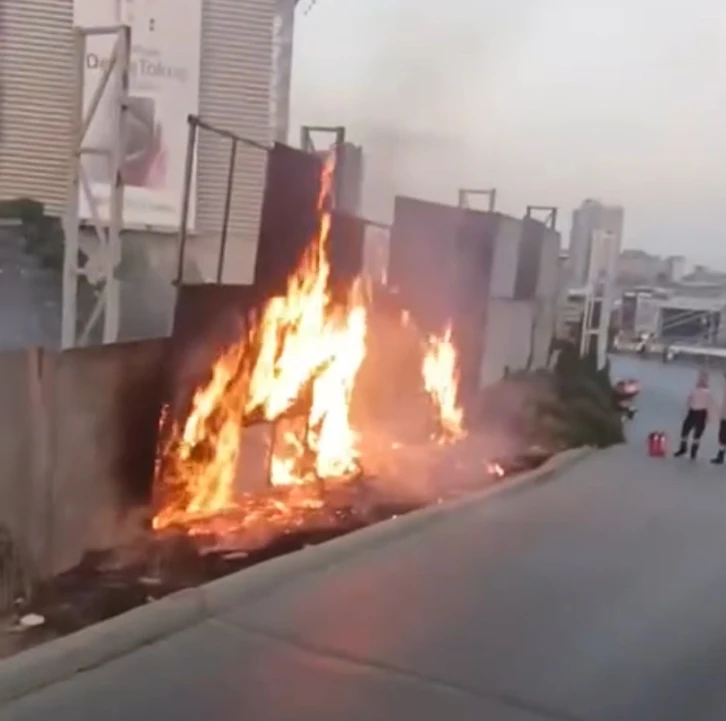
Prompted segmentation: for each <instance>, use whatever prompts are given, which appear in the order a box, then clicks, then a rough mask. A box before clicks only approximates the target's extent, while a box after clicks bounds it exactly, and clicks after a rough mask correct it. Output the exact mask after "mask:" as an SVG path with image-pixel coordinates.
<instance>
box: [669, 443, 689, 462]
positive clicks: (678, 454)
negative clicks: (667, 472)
mask: <svg viewBox="0 0 726 721" xmlns="http://www.w3.org/2000/svg"><path fill="white" fill-rule="evenodd" d="M686 451H688V444H687V443H686V442H685V441H681V445H680V446H678V450H677V451H676V452H675V453H674V454H673V455H674V456H675V457H676V458H680V457H681V456H685V455H686Z"/></svg>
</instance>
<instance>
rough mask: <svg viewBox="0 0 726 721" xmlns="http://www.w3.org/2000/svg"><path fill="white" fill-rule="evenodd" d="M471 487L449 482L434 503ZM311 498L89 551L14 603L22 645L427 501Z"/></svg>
mask: <svg viewBox="0 0 726 721" xmlns="http://www.w3.org/2000/svg"><path fill="white" fill-rule="evenodd" d="M550 456H551V453H546V452H545V451H544V450H541V449H530V451H529V452H526V453H522V454H521V455H519V456H517V457H516V458H509V459H499V460H497V461H496V463H497V466H498V467H499V468H500V469H501V472H500V473H499V474H497V475H496V476H494V475H492V476H490V478H489V480H488V483H489V484H491V483H492V482H495V481H496V480H497V479H498V478H499V477H501V475H502V474H504V475H507V476H509V475H511V474H515V473H520V472H522V471H525V470H529V469H533V468H536V467H538V466H540V465H542V464H543V463H544V462H545V461H546V460H547V459H548V458H549V457H550ZM471 490H472V488H471V487H469V488H467V489H464V488H456V487H454V486H449V488H448V492H446V493H442V494H441V496H440V497H439V498H438V499H437V500H445V499H446V498H447V497H453V496H460V495H462V494H464V493H466V492H467V491H471ZM277 495H278V496H279V494H277ZM278 500H279V499H278ZM273 501H274V499H273ZM318 501H319V502H318V503H316V504H309V505H308V506H307V507H305V508H302V507H300V508H297V509H295V510H294V512H293V515H292V516H289V517H288V518H287V523H286V524H283V523H281V522H280V519H279V518H277V519H274V518H271V521H270V524H269V527H265V523H262V524H258V527H257V528H252V527H250V528H247V527H244V528H243V527H242V525H243V524H244V517H245V515H246V514H248V513H249V508H245V506H244V504H243V505H242V507H241V509H240V510H239V511H238V512H237V514H234V513H233V514H231V515H230V516H229V517H227V518H224V514H222V515H221V516H220V517H221V518H222V520H223V523H224V525H223V530H218V528H219V526H218V523H219V521H220V517H217V518H216V519H210V525H209V528H208V529H205V528H204V526H203V524H202V525H200V526H199V528H197V529H196V530H195V533H194V534H190V533H188V532H187V530H186V529H181V528H171V529H166V530H165V531H163V532H161V533H159V532H154V531H151V530H149V531H148V532H145V533H144V534H143V535H142V536H141V537H140V538H139V539H137V541H135V542H134V543H133V544H132V545H131V546H129V547H124V548H118V549H112V550H105V551H93V552H88V553H86V555H85V556H84V558H83V559H82V561H81V562H80V563H79V564H78V565H76V566H75V567H73V568H71V569H69V570H67V571H65V572H63V573H61V574H59V575H57V576H54V577H52V578H50V579H49V580H47V581H45V582H43V583H42V584H41V585H39V586H38V587H37V588H36V589H35V592H34V593H33V596H32V598H31V599H29V600H27V601H24V602H21V603H19V604H18V608H17V615H18V617H22V616H23V615H26V614H30V613H33V614H37V615H39V616H41V617H42V618H43V619H44V623H43V625H42V627H40V628H31V629H27V630H26V631H24V632H23V636H24V637H25V640H24V645H25V646H27V645H33V642H34V640H35V639H37V641H35V642H37V643H41V642H43V641H45V640H47V639H48V638H52V637H54V636H59V635H65V634H68V633H72V632H74V631H78V630H80V629H82V628H85V627H86V626H90V625H92V624H95V623H99V622H101V621H104V620H106V619H109V618H112V617H114V616H117V615H119V614H121V613H124V612H126V611H129V610H131V609H133V608H136V607H138V606H143V605H145V604H147V603H149V602H152V601H154V600H156V599H160V598H163V597H164V596H167V595H169V594H172V593H175V592H177V591H181V590H183V589H185V588H191V587H195V586H199V585H202V584H204V583H207V582H209V581H213V580H215V579H218V578H221V577H224V576H227V575H229V574H232V573H236V572H238V571H242V570H244V569H246V568H250V567H251V566H255V565H257V564H258V563H262V562H264V561H267V560H271V559H273V558H276V557H278V556H283V555H286V554H288V553H292V552H294V551H299V550H301V549H304V548H306V547H308V546H314V545H317V544H321V543H324V542H326V541H329V540H331V539H333V538H336V537H339V536H342V535H346V534H348V533H351V532H353V531H356V530H360V529H362V528H365V527H367V526H370V525H373V524H375V523H378V522H380V521H384V520H389V519H392V518H395V517H398V516H402V515H405V514H407V513H409V512H411V511H414V510H418V509H420V508H422V507H424V506H425V505H427V503H426V502H424V501H420V500H419V501H416V500H412V499H410V498H408V499H405V498H383V497H381V495H380V490H379V489H378V488H377V487H376V485H375V482H374V480H373V481H369V480H368V479H366V478H362V479H359V480H358V481H355V482H352V483H348V484H344V485H342V486H338V487H335V486H334V487H332V488H331V489H327V490H325V489H324V490H323V491H322V492H321V496H320V497H318ZM430 502H431V499H430V500H429V503H430ZM257 503H258V504H259V499H257ZM261 508H263V509H264V508H265V506H264V505H263V506H261ZM258 512H259V511H258ZM263 515H264V514H263ZM236 520H239V525H237V526H235V521H236ZM275 521H277V522H275Z"/></svg>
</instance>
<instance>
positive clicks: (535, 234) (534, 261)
mask: <svg viewBox="0 0 726 721" xmlns="http://www.w3.org/2000/svg"><path fill="white" fill-rule="evenodd" d="M545 232H546V226H545V225H544V224H542V223H541V222H540V221H538V220H534V219H533V218H525V219H524V220H523V221H522V237H521V239H520V242H519V258H518V260H517V273H516V277H515V280H514V300H533V299H534V297H535V295H536V293H537V291H538V285H539V277H540V266H541V263H542V250H543V247H544V236H545Z"/></svg>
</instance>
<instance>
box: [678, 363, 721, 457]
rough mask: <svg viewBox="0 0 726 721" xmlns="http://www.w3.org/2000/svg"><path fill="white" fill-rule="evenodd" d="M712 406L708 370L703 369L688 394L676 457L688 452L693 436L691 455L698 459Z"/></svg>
mask: <svg viewBox="0 0 726 721" xmlns="http://www.w3.org/2000/svg"><path fill="white" fill-rule="evenodd" d="M712 406H713V396H712V395H711V389H710V388H709V378H708V372H707V371H705V370H702V371H699V372H698V378H697V380H696V387H695V388H694V389H693V390H692V391H691V392H690V393H689V394H688V411H687V412H686V417H685V418H684V419H683V425H682V426H681V443H680V445H679V446H678V450H677V451H676V452H675V454H674V455H675V456H676V458H679V457H680V456H685V455H686V453H688V439H689V437H691V436H692V440H691V449H690V455H691V459H692V460H695V459H696V457H697V456H698V448H699V446H700V444H701V436H702V435H703V432H704V431H705V430H706V424H707V423H708V413H709V411H710V410H711V408H712Z"/></svg>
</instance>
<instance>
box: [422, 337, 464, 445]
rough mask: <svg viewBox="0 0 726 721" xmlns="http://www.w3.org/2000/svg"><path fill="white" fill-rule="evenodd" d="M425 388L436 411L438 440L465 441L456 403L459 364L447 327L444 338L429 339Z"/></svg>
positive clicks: (424, 371) (425, 366) (423, 370)
mask: <svg viewBox="0 0 726 721" xmlns="http://www.w3.org/2000/svg"><path fill="white" fill-rule="evenodd" d="M421 370H422V374H423V380H424V387H425V389H426V392H427V393H428V394H429V397H430V398H431V401H432V403H433V405H434V408H435V409H436V414H437V420H438V425H439V440H440V441H442V442H447V441H448V442H451V441H456V440H459V439H461V438H463V437H464V435H465V432H464V413H463V411H462V409H461V406H460V405H459V403H458V399H457V396H458V394H459V364H458V359H457V354H456V348H455V347H454V343H453V341H452V339H451V326H450V325H449V326H448V327H447V328H446V330H445V331H444V333H443V335H441V336H435V335H432V336H430V337H429V340H428V345H427V350H426V354H425V356H424V360H423V366H422V369H421Z"/></svg>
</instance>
